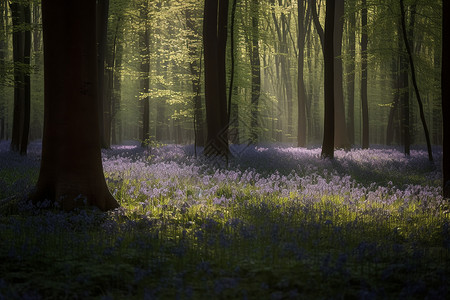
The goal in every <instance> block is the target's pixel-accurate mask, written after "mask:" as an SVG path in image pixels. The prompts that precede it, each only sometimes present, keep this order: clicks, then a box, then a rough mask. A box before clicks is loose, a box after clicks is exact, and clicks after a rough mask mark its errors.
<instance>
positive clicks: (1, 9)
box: [0, 1, 8, 140]
mask: <svg viewBox="0 0 450 300" xmlns="http://www.w3.org/2000/svg"><path fill="white" fill-rule="evenodd" d="M7 9H8V5H7V4H6V1H0V140H3V139H5V126H6V122H5V119H6V116H5V114H6V103H5V102H6V99H5V98H6V97H5V93H4V89H5V82H6V80H5V78H6V62H5V59H6V51H7V49H8V39H7V30H6V28H7V18H6V16H7Z"/></svg>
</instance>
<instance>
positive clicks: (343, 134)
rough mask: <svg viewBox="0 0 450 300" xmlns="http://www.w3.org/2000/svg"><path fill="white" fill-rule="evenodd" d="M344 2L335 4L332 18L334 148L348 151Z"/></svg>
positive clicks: (341, 0) (342, 0)
mask: <svg viewBox="0 0 450 300" xmlns="http://www.w3.org/2000/svg"><path fill="white" fill-rule="evenodd" d="M344 7H345V1H344V0H340V1H337V2H336V9H335V18H334V37H333V38H334V118H335V119H334V122H335V124H334V146H335V148H343V149H349V148H350V142H349V140H348V136H347V126H346V124H345V105H344V90H343V73H344V71H343V67H342V36H343V32H344Z"/></svg>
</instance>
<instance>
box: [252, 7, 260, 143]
mask: <svg viewBox="0 0 450 300" xmlns="http://www.w3.org/2000/svg"><path fill="white" fill-rule="evenodd" d="M251 10H252V42H251V51H250V64H251V69H252V73H251V76H252V99H251V137H250V140H251V141H252V142H253V143H256V142H257V141H258V131H259V128H258V118H259V106H258V105H259V98H260V95H261V62H260V58H259V3H258V0H252V2H251Z"/></svg>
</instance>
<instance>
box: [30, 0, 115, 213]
mask: <svg viewBox="0 0 450 300" xmlns="http://www.w3.org/2000/svg"><path fill="white" fill-rule="evenodd" d="M95 5H96V4H95V1H91V0H66V1H58V0H43V1H42V19H43V30H44V48H45V53H44V68H45V71H44V90H45V98H44V99H45V100H44V114H45V119H44V136H43V141H42V160H41V168H40V172H39V179H38V182H37V187H36V192H35V193H34V195H33V196H32V200H33V202H34V203H37V202H40V201H44V200H46V199H47V200H50V201H52V202H55V203H58V204H59V206H60V207H61V208H62V209H64V210H71V209H73V208H75V207H82V206H85V205H93V206H97V207H98V208H100V209H101V210H103V211H106V210H110V209H114V208H116V207H118V206H119V204H118V203H117V201H116V200H115V199H114V198H113V197H112V195H111V194H110V192H109V190H108V187H107V185H106V182H105V178H104V175H103V170H102V160H101V151H100V146H101V145H100V123H99V105H98V102H99V98H98V77H97V71H98V68H97V47H96V43H97V40H96V31H95V28H96V14H95V8H96V7H95Z"/></svg>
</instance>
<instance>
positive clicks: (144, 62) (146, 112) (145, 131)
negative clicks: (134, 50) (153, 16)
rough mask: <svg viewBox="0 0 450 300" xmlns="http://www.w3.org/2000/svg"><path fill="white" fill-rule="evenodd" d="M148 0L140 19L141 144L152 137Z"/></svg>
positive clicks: (145, 144)
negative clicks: (141, 23)
mask: <svg viewBox="0 0 450 300" xmlns="http://www.w3.org/2000/svg"><path fill="white" fill-rule="evenodd" d="M148 10H149V7H148V1H147V0H145V1H144V4H143V5H142V7H141V9H140V20H141V22H143V26H144V28H143V31H142V32H141V33H140V36H139V48H140V55H141V57H140V59H141V66H140V70H141V79H140V90H141V99H140V100H141V101H142V136H141V137H140V139H141V146H142V147H145V146H147V143H148V142H149V139H150V100H149V98H150V96H149V88H150V79H149V77H150V32H149V24H148V21H147V20H148V14H149V12H148Z"/></svg>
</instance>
